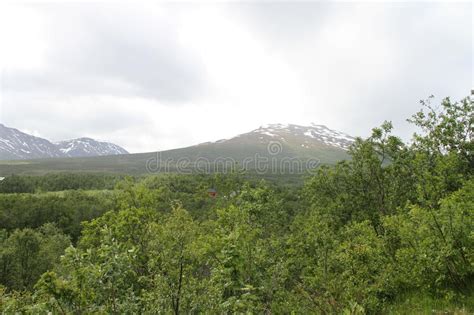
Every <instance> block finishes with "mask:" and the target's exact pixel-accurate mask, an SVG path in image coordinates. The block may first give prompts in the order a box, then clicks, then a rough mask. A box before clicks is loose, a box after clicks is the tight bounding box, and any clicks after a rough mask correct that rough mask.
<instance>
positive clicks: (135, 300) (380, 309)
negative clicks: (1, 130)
mask: <svg viewBox="0 0 474 315" xmlns="http://www.w3.org/2000/svg"><path fill="white" fill-rule="evenodd" d="M432 103H434V101H433V100H432V99H431V98H430V99H428V100H426V101H422V102H421V104H420V106H421V110H420V111H419V112H418V113H416V114H414V115H413V116H412V117H411V118H409V121H410V122H411V123H412V124H413V125H414V126H416V127H417V130H418V131H417V133H416V134H414V135H413V138H412V140H411V141H409V142H404V141H402V140H401V138H399V137H397V136H396V135H395V132H394V131H393V129H394V128H393V127H392V124H391V123H390V122H388V121H387V122H385V123H383V124H382V125H381V126H380V127H377V128H374V129H373V130H372V132H371V136H370V137H368V138H366V139H361V138H358V139H357V140H356V142H355V143H354V144H353V146H352V147H351V149H350V159H348V160H345V161H340V162H339V163H337V164H335V165H323V166H320V167H318V168H317V169H315V170H313V171H312V172H311V173H308V174H307V175H305V176H303V177H302V178H301V180H300V181H298V182H294V181H285V180H284V177H285V175H281V177H282V179H281V180H279V179H278V178H276V177H275V178H274V177H272V178H271V179H268V178H267V179H262V178H259V177H258V176H257V175H252V174H245V173H227V174H187V175H184V174H171V173H170V174H159V175H149V176H134V177H131V176H126V175H122V174H118V175H111V174H108V175H104V174H89V173H56V174H47V175H41V176H26V175H12V176H7V177H6V178H5V179H4V180H3V181H1V182H0V244H1V245H0V312H1V313H4V314H200V313H202V314H232V313H239V314H242V313H245V314H446V312H448V313H449V314H472V313H474V178H473V174H474V158H473V152H474V143H473V125H474V105H473V102H472V100H471V99H470V98H469V97H467V98H465V99H462V100H460V101H457V102H455V101H452V100H450V99H449V98H446V99H444V100H442V101H441V102H440V104H436V106H435V105H434V104H432ZM211 188H212V189H215V190H216V192H217V194H216V195H215V196H210V195H209V193H208V190H209V189H211Z"/></svg>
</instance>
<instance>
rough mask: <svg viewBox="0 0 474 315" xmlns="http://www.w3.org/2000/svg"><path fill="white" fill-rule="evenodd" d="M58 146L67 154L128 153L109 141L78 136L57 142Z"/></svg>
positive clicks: (100, 154) (77, 155) (73, 155)
mask: <svg viewBox="0 0 474 315" xmlns="http://www.w3.org/2000/svg"><path fill="white" fill-rule="evenodd" d="M56 146H57V147H58V148H59V151H61V152H62V153H63V154H65V155H66V156H70V157H79V156H102V155H116V154H128V152H127V151H126V150H125V149H123V148H122V147H119V146H118V145H115V144H113V143H109V142H100V141H97V140H94V139H91V138H78V139H72V140H66V141H60V142H57V143H56Z"/></svg>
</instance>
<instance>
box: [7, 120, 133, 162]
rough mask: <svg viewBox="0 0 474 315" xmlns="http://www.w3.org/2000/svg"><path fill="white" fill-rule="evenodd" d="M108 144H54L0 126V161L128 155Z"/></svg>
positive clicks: (88, 141)
mask: <svg viewBox="0 0 474 315" xmlns="http://www.w3.org/2000/svg"><path fill="white" fill-rule="evenodd" d="M127 153H128V152H127V151H126V150H124V149H123V148H121V147H119V146H117V145H115V144H112V143H108V142H99V141H96V140H93V139H90V138H79V139H74V140H68V141H61V142H58V143H52V142H50V141H49V140H46V139H43V138H39V137H35V136H32V135H29V134H27V133H24V132H22V131H19V130H18V129H15V128H9V127H6V126H4V125H2V124H0V160H25V159H41V158H57V157H80V156H102V155H116V154H127Z"/></svg>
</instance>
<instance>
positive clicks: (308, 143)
mask: <svg viewBox="0 0 474 315" xmlns="http://www.w3.org/2000/svg"><path fill="white" fill-rule="evenodd" d="M353 141H354V138H353V137H351V136H348V135H346V134H344V133H341V132H338V131H335V130H332V129H329V128H327V127H326V126H322V125H314V124H313V125H311V126H299V125H283V124H271V125H267V126H262V127H260V128H258V129H255V130H252V131H250V132H248V133H244V134H240V135H237V136H235V137H233V138H230V139H222V140H219V141H215V142H206V143H202V144H198V145H194V146H190V147H186V148H180V149H174V150H167V151H161V152H149V153H138V154H126V155H113V156H98V157H79V158H77V157H76V158H55V159H37V160H22V161H1V162H0V175H1V176H5V175H10V174H43V173H47V172H71V171H72V172H74V171H85V172H107V173H127V174H146V173H159V172H177V171H178V172H183V173H188V172H193V171H194V172H213V171H230V170H241V169H245V170H250V171H257V172H259V173H266V174H267V173H271V172H273V173H293V174H294V173H301V172H304V171H305V170H306V169H308V168H314V167H315V166H317V165H319V164H332V163H335V162H337V161H339V160H342V159H345V158H347V149H348V147H349V146H350V144H351V143H352V142H353Z"/></svg>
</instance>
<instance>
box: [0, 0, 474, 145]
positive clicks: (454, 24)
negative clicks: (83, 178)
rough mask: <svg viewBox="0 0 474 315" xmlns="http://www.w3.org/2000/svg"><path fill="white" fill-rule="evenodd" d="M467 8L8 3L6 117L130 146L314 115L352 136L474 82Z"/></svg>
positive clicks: (2, 24)
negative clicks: (421, 101) (420, 101)
mask: <svg viewBox="0 0 474 315" xmlns="http://www.w3.org/2000/svg"><path fill="white" fill-rule="evenodd" d="M472 18H473V8H472V4H471V3H470V2H463V3H458V4H448V3H438V4H435V3H429V2H420V3H416V4H409V3H403V2H402V3H374V2H372V3H364V4H358V3H340V2H336V3H329V2H305V3H282V2H264V3H259V4H256V3H248V2H245V3H220V4H217V3H214V4H210V3H207V4H197V3H195V4H189V3H188V4H183V3H181V4H169V3H168V4H147V5H144V4H140V5H138V4H132V3H130V4H124V3H121V4H113V3H107V2H102V3H98V2H97V3H94V2H89V3H75V4H59V3H54V2H52V3H49V4H45V3H39V4H38V3H37V4H29V5H26V4H20V5H19V4H13V3H10V4H0V39H1V40H0V67H1V70H2V71H1V79H0V80H1V82H0V122H1V123H4V124H5V125H7V126H10V127H15V128H18V129H20V130H23V131H26V132H29V133H32V134H34V135H37V136H42V137H45V138H48V139H50V140H53V141H56V140H63V139H70V138H75V137H81V136H88V137H92V138H96V139H101V140H108V141H111V142H114V143H116V144H119V145H121V146H123V147H124V148H126V149H127V150H129V151H131V152H144V151H155V150H164V149H171V148H176V147H182V146H188V145H193V144H197V143H200V142H205V141H211V140H218V139H221V138H228V137H231V136H234V135H236V134H239V133H243V132H247V131H250V130H253V129H255V128H258V127H259V126H260V125H263V124H268V123H295V124H302V125H306V124H309V123H311V122H314V123H317V124H324V125H327V126H328V127H330V128H333V129H336V130H340V131H344V132H346V133H349V134H351V135H355V136H359V135H360V136H366V135H368V134H369V131H370V129H371V128H372V127H375V126H378V125H380V124H381V123H382V122H383V121H384V120H391V121H392V122H393V123H394V125H395V128H396V133H398V134H399V135H401V136H403V137H404V138H406V139H408V138H409V134H410V133H411V132H412V129H411V127H410V126H408V124H407V123H406V122H405V119H406V118H408V117H409V116H411V114H413V113H414V112H415V111H417V109H418V108H419V103H418V101H419V100H420V99H424V98H426V97H428V96H429V95H431V94H434V95H435V96H436V97H437V98H436V100H437V101H439V100H440V99H441V98H442V97H445V96H451V97H452V98H453V99H460V98H462V97H464V96H467V95H468V94H469V92H470V89H471V88H472V87H473V83H472V82H473V80H472V74H473V59H472V58H473V26H472V25H473V24H472V23H473V21H472Z"/></svg>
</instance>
